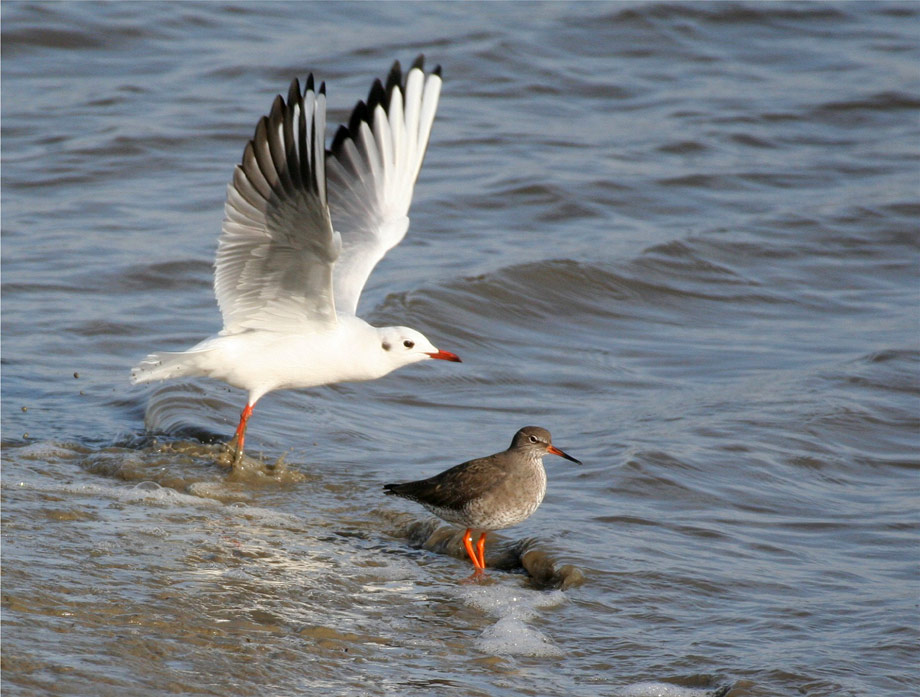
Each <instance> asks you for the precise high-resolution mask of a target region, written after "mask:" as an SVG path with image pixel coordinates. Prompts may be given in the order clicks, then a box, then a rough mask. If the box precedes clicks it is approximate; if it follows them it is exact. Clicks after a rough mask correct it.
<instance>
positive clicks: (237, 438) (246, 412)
mask: <svg viewBox="0 0 920 697" xmlns="http://www.w3.org/2000/svg"><path fill="white" fill-rule="evenodd" d="M250 416H252V405H251V404H247V405H246V406H245V407H244V408H243V413H242V414H240V425H239V426H237V427H236V434H235V435H234V436H233V440H232V441H230V443H231V444H233V443H235V444H236V446H235V448H234V451H233V464H234V465H238V464H239V462H240V460H242V459H243V442H244V441H245V440H246V424H247V423H248V422H249V417H250Z"/></svg>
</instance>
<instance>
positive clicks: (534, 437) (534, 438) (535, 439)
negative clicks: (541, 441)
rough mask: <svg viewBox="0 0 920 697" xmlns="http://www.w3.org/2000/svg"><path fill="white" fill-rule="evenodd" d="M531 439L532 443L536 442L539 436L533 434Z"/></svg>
mask: <svg viewBox="0 0 920 697" xmlns="http://www.w3.org/2000/svg"><path fill="white" fill-rule="evenodd" d="M529 440H530V442H531V443H536V442H537V437H536V436H531V437H530V439H529Z"/></svg>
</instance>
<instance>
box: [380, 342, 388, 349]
mask: <svg viewBox="0 0 920 697" xmlns="http://www.w3.org/2000/svg"><path fill="white" fill-rule="evenodd" d="M380 348H382V349H383V350H384V351H389V350H390V344H389V343H387V342H386V341H384V342H383V343H382V344H380Z"/></svg>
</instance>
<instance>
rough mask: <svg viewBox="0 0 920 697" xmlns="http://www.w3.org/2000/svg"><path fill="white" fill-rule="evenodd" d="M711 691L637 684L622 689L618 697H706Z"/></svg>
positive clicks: (675, 686)
mask: <svg viewBox="0 0 920 697" xmlns="http://www.w3.org/2000/svg"><path fill="white" fill-rule="evenodd" d="M712 693H713V690H709V689H703V688H699V687H682V686H680V685H671V684H669V683H666V682H637V683H633V684H632V685H627V686H626V687H624V688H622V689H621V690H620V691H619V692H618V694H619V695H620V697H707V696H708V695H711V694H712Z"/></svg>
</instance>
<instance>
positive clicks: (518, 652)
mask: <svg viewBox="0 0 920 697" xmlns="http://www.w3.org/2000/svg"><path fill="white" fill-rule="evenodd" d="M458 594H459V596H460V598H461V599H462V600H463V602H464V603H466V604H467V605H469V606H470V607H474V608H476V609H477V610H482V611H483V612H485V613H487V614H489V615H492V616H493V617H498V621H497V622H496V623H495V624H493V625H492V626H491V627H487V628H486V629H485V630H484V631H483V633H482V634H481V635H480V636H479V638H478V639H477V641H476V645H477V646H478V647H479V648H480V649H481V650H482V651H483V652H484V653H488V654H492V655H504V656H561V655H562V653H563V652H562V650H561V649H560V648H559V647H558V646H556V645H555V644H554V643H553V642H552V640H551V639H550V638H549V637H547V636H546V635H545V634H543V632H541V631H540V630H538V629H535V628H534V627H532V626H530V625H529V624H527V620H530V619H533V618H534V617H535V616H536V615H537V614H538V611H539V610H541V609H544V608H550V607H557V606H559V605H562V604H563V603H564V602H565V601H566V598H565V594H563V593H562V591H550V592H546V593H544V592H542V591H533V590H527V589H524V588H520V587H509V586H505V585H498V584H496V585H489V586H462V587H461V588H460V589H459V590H458Z"/></svg>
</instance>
